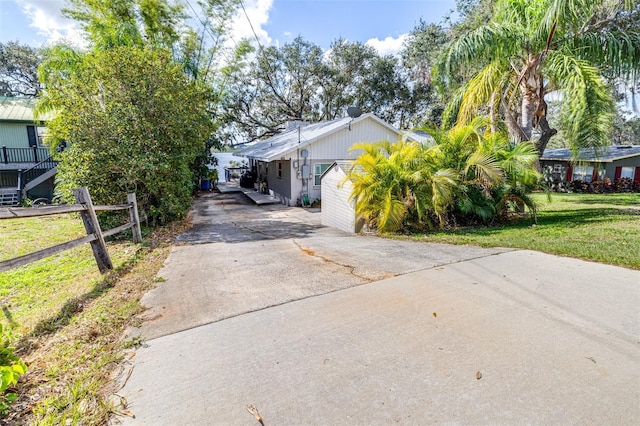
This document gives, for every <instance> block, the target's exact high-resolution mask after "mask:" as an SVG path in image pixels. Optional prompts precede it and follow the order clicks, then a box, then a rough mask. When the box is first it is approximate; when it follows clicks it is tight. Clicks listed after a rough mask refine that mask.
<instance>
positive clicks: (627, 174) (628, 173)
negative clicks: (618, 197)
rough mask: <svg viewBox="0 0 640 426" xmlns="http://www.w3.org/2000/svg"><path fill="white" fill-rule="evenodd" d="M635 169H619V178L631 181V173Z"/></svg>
mask: <svg viewBox="0 0 640 426" xmlns="http://www.w3.org/2000/svg"><path fill="white" fill-rule="evenodd" d="M634 171H635V169H634V168H633V167H621V170H620V178H621V179H624V178H627V179H633V172H634Z"/></svg>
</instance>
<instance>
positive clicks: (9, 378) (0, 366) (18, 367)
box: [0, 324, 27, 415]
mask: <svg viewBox="0 0 640 426" xmlns="http://www.w3.org/2000/svg"><path fill="white" fill-rule="evenodd" d="M10 340H11V335H10V332H9V330H7V329H6V328H5V327H3V326H2V324H0V415H2V414H4V413H5V412H6V410H7V408H9V405H11V403H12V402H13V401H15V400H16V398H17V395H16V393H15V392H10V391H8V390H9V389H10V387H11V386H13V385H15V384H16V383H18V379H19V378H20V376H22V375H23V374H24V373H26V372H27V366H26V365H25V363H24V361H22V359H21V358H20V357H19V356H18V355H16V353H15V349H14V348H13V347H12V346H11V342H10Z"/></svg>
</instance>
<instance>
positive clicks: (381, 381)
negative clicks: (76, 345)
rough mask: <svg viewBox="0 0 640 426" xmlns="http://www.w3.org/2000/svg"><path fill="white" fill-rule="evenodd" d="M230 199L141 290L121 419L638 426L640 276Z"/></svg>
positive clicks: (202, 217)
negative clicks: (369, 230) (344, 224)
mask: <svg viewBox="0 0 640 426" xmlns="http://www.w3.org/2000/svg"><path fill="white" fill-rule="evenodd" d="M243 197H244V196H243V195H242V194H207V195H205V196H204V197H202V198H200V199H199V200H198V201H197V202H196V204H195V206H194V209H193V212H192V218H193V225H194V226H193V228H192V229H191V230H190V231H188V232H186V233H185V234H183V235H182V236H181V237H180V238H179V244H178V245H176V246H175V247H174V249H173V251H172V253H171V255H170V256H169V258H168V259H167V261H166V263H165V266H164V268H163V269H162V271H161V272H160V274H159V279H158V281H159V282H158V285H157V287H156V288H155V289H154V290H152V291H151V292H149V293H148V294H147V295H146V296H145V298H144V299H143V303H144V304H145V305H146V306H147V307H148V308H149V309H148V310H147V311H146V312H145V314H144V321H143V322H142V325H141V327H140V328H139V329H135V330H130V332H129V335H130V337H132V336H136V335H141V336H142V337H143V338H144V339H145V343H146V344H145V345H144V346H143V347H141V348H139V349H137V350H136V354H135V356H134V357H133V358H132V359H131V361H130V362H131V369H130V375H128V374H125V375H124V376H125V377H127V378H126V380H125V378H124V377H123V379H122V381H123V383H124V388H123V389H122V390H120V391H119V392H118V394H119V395H121V396H123V397H124V398H125V399H126V401H127V403H128V406H127V409H128V410H129V411H130V412H131V413H132V414H133V415H135V418H131V417H127V416H119V417H118V418H119V420H121V421H122V422H123V423H124V424H126V425H175V424H184V425H218V424H219V425H257V424H259V423H258V421H257V420H256V418H255V417H254V416H253V415H252V414H251V413H250V412H253V413H254V414H255V413H256V411H257V412H258V413H259V415H260V416H261V418H262V421H263V423H264V424H265V425H303V424H304V425H325V424H326V425H338V424H340V425H342V424H345V425H361V424H362V425H365V424H366V425H370V424H390V423H399V424H421V425H422V424H434V423H454V424H455V423H460V424H496V423H498V424H513V423H543V424H549V423H551V424H582V423H590V424H593V423H597V424H637V423H638V422H640V404H638V401H639V400H640V271H633V270H628V269H624V268H618V267H613V266H608V265H601V264H596V263H589V262H584V261H581V260H576V259H569V258H561V257H556V256H551V255H546V254H542V253H538V252H533V251H528V250H510V249H483V248H478V247H467V246H448V245H438V244H427V243H419V242H409V241H394V240H385V239H380V238H376V237H372V236H354V235H350V234H345V233H342V232H340V231H336V230H333V229H329V228H325V227H322V226H320V225H319V222H320V218H319V213H318V212H315V211H312V210H303V209H294V208H287V207H284V206H280V205H271V206H254V205H250V204H249V202H248V201H247V200H246V199H245V198H243Z"/></svg>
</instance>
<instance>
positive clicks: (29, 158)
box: [0, 146, 51, 164]
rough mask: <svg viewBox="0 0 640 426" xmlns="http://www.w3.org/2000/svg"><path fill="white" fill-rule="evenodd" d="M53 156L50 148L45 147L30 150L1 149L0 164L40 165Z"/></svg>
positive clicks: (35, 147) (34, 147)
mask: <svg viewBox="0 0 640 426" xmlns="http://www.w3.org/2000/svg"><path fill="white" fill-rule="evenodd" d="M50 155H51V153H50V152H49V148H47V147H44V146H31V147H29V148H7V147H6V146H3V147H2V149H0V162H1V163H3V164H24V163H39V162H40V161H42V160H44V159H46V158H48V157H49V156H50Z"/></svg>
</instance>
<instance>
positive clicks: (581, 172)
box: [573, 166, 593, 183]
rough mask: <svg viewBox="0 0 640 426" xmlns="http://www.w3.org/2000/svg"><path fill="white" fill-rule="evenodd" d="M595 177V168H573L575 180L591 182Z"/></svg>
mask: <svg viewBox="0 0 640 426" xmlns="http://www.w3.org/2000/svg"><path fill="white" fill-rule="evenodd" d="M592 177H593V166H575V167H574V168H573V180H581V181H583V182H587V183H589V182H591V178H592Z"/></svg>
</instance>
